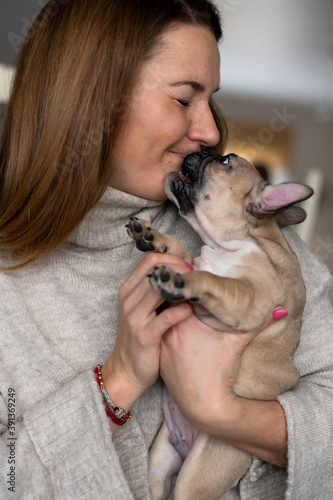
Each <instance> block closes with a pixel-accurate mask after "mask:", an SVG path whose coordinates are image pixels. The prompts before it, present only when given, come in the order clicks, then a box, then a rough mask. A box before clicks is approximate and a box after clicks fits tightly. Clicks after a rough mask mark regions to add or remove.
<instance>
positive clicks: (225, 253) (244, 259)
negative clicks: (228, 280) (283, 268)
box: [194, 241, 264, 276]
mask: <svg viewBox="0 0 333 500" xmlns="http://www.w3.org/2000/svg"><path fill="white" fill-rule="evenodd" d="M259 255H263V256H264V252H263V251H262V250H261V249H260V248H259V247H258V246H257V245H256V244H255V243H252V242H251V241H230V242H226V243H225V244H224V247H223V248H222V247H220V248H218V249H214V248H211V247H209V246H207V245H204V246H203V247H202V248H201V255H200V257H196V258H195V259H194V269H196V270H200V271H208V272H210V273H213V274H217V275H218V276H233V275H235V271H236V269H239V267H243V266H248V265H249V263H250V262H251V261H253V260H254V258H255V257H258V256H259Z"/></svg>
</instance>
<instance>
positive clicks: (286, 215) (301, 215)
mask: <svg viewBox="0 0 333 500" xmlns="http://www.w3.org/2000/svg"><path fill="white" fill-rule="evenodd" d="M305 219H306V211H305V210H304V209H303V208H301V207H293V206H291V207H288V208H287V209H286V210H284V212H280V213H279V214H277V215H276V217H275V220H276V222H277V223H278V225H279V227H286V226H291V225H293V224H300V223H301V222H303V221H304V220H305Z"/></svg>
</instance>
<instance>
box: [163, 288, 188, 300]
mask: <svg viewBox="0 0 333 500" xmlns="http://www.w3.org/2000/svg"><path fill="white" fill-rule="evenodd" d="M161 295H162V298H163V299H164V300H167V301H168V302H172V301H173V300H182V299H183V298H184V295H181V294H180V293H179V294H177V293H172V292H168V291H167V290H163V289H162V290H161Z"/></svg>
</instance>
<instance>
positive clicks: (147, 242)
mask: <svg viewBox="0 0 333 500" xmlns="http://www.w3.org/2000/svg"><path fill="white" fill-rule="evenodd" d="M125 227H127V234H128V235H129V236H130V237H131V238H132V239H133V240H134V241H135V243H136V247H137V249H138V250H141V252H158V253H172V254H174V255H178V257H180V258H181V259H183V260H185V261H186V262H188V263H189V264H191V263H192V260H193V259H192V257H191V256H190V254H189V253H188V251H187V250H186V249H185V248H184V246H183V245H182V244H181V243H180V241H178V240H177V239H176V238H173V236H170V235H168V234H163V233H160V232H159V231H157V229H154V228H153V227H152V225H151V224H150V222H148V221H146V220H144V219H138V218H137V217H131V218H130V220H129V222H128V224H126V226H125Z"/></svg>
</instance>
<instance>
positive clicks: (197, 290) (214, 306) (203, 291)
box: [150, 266, 272, 331]
mask: <svg viewBox="0 0 333 500" xmlns="http://www.w3.org/2000/svg"><path fill="white" fill-rule="evenodd" d="M150 284H151V285H152V286H153V287H154V288H155V289H157V290H160V292H161V295H162V297H163V298H164V300H167V301H169V302H171V301H178V300H190V301H193V302H196V303H198V304H200V306H203V308H204V309H205V310H206V314H205V313H204V311H198V312H199V314H198V315H199V317H200V319H202V321H204V322H205V323H207V324H209V325H211V326H215V327H216V328H217V326H216V324H215V323H216V320H215V323H212V320H211V319H209V315H211V316H213V317H214V318H217V320H218V321H219V322H221V323H222V325H223V326H227V327H231V328H232V329H233V330H241V331H249V330H252V329H254V328H257V327H258V326H260V325H261V324H262V323H263V321H264V319H265V317H266V315H267V314H268V313H269V312H270V308H271V307H272V304H271V299H270V297H269V295H268V293H267V297H266V299H265V300H266V302H267V304H264V306H263V307H261V308H260V309H259V308H257V307H256V306H257V304H256V301H255V293H256V292H255V289H254V287H253V286H252V284H251V282H250V281H249V280H248V281H247V280H241V279H235V278H228V277H223V276H216V275H214V274H212V273H210V272H207V271H193V272H191V273H185V274H178V273H176V272H175V271H173V270H172V269H170V268H168V267H165V266H162V267H158V268H155V269H154V271H153V274H152V275H151V277H150ZM200 309H202V308H201V307H200ZM207 311H208V313H209V315H207ZM196 312H197V311H196ZM201 312H202V313H203V314H201Z"/></svg>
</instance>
